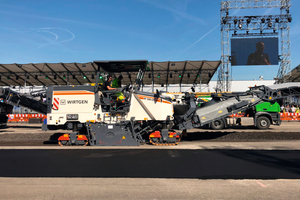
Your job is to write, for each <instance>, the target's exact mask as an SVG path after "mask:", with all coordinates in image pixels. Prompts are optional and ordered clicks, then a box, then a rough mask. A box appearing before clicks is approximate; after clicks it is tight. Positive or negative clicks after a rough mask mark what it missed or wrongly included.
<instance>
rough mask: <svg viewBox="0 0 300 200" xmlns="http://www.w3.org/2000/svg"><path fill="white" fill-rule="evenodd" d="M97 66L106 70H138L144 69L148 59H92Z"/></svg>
mask: <svg viewBox="0 0 300 200" xmlns="http://www.w3.org/2000/svg"><path fill="white" fill-rule="evenodd" d="M94 63H95V64H96V65H97V66H98V67H99V71H100V67H101V68H103V69H104V70H105V71H107V72H113V73H115V72H138V71H139V70H140V69H142V70H145V69H146V67H147V64H148V60H119V61H94Z"/></svg>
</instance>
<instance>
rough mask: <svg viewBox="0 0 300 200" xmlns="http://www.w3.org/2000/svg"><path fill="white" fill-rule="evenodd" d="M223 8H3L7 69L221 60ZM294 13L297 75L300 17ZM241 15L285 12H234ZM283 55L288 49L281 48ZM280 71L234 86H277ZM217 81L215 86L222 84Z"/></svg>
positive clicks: (75, 3) (70, 4)
mask: <svg viewBox="0 0 300 200" xmlns="http://www.w3.org/2000/svg"><path fill="white" fill-rule="evenodd" d="M220 3H221V0H210V1H207V0H98V1H97V0H47V1H45V0H26V1H22V0H2V1H1V3H0V17H1V20H0V29H1V31H0V43H1V49H0V53H1V60H0V63H5V64H9V63H41V62H48V63H57V62H91V61H94V60H132V59H147V60H149V61H169V60H170V61H184V60H219V59H220V57H221V39H220V26H219V23H220ZM297 7H298V8H299V7H300V1H296V0H293V1H292V7H291V10H290V13H291V14H292V17H293V21H292V23H291V35H290V37H291V53H292V57H291V58H292V67H291V68H292V69H293V68H294V67H296V66H297V65H298V64H300V57H299V56H298V53H299V51H298V50H299V46H300V19H299V18H300V15H299V14H298V12H297V9H296V8H297ZM233 13H234V15H237V16H239V15H255V14H257V15H262V14H279V8H278V9H256V10H232V11H230V14H233ZM279 49H280V48H279ZM278 68H279V66H276V65H273V66H254V67H253V66H243V67H238V66H234V67H232V78H233V79H234V80H253V79H258V77H259V76H261V75H262V76H264V77H265V79H273V77H275V76H276V75H277V71H278ZM216 79H217V76H216V75H215V76H214V78H213V80H216Z"/></svg>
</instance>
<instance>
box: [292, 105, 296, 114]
mask: <svg viewBox="0 0 300 200" xmlns="http://www.w3.org/2000/svg"><path fill="white" fill-rule="evenodd" d="M295 112H296V108H295V106H294V105H292V107H291V113H295Z"/></svg>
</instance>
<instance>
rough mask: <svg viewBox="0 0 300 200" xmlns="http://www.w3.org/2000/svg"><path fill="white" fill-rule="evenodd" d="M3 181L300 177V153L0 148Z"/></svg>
mask: <svg viewBox="0 0 300 200" xmlns="http://www.w3.org/2000/svg"><path fill="white" fill-rule="evenodd" d="M0 159H1V162H0V177H112V178H125V177H126V178H195V179H300V151H299V150H288V151H287V150H281V151H278V150H273V151H266V150H178V149H170V150H168V149H157V150H154V149H88V150H87V149H65V150H62V149H56V150H50V149H47V150H45V149H42V150H41V149H37V150H33V149H30V150H24V149H23V150H20V149H17V150H11V149H9V150H0Z"/></svg>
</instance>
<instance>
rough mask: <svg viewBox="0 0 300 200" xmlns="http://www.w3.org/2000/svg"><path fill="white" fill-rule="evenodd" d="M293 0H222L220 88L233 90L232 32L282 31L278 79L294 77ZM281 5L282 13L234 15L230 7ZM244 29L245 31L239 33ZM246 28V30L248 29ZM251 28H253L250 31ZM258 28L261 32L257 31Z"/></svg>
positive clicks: (264, 33) (256, 33) (245, 7)
mask: <svg viewBox="0 0 300 200" xmlns="http://www.w3.org/2000/svg"><path fill="white" fill-rule="evenodd" d="M290 1H291V0H240V1H222V2H221V5H220V6H221V9H220V16H221V19H220V25H221V61H222V63H221V65H220V67H219V70H218V83H217V91H230V84H229V82H230V53H229V49H230V44H229V40H230V36H229V32H230V31H231V32H233V34H232V37H255V36H256V37H257V36H260V37H263V36H272V35H278V31H279V30H280V35H281V56H280V61H281V63H280V67H279V70H278V74H277V79H278V82H286V81H287V80H288V79H289V77H290V68H291V51H290V22H291V21H292V17H291V15H290V13H289V9H290V7H291V3H290ZM254 8H280V15H256V16H230V15H229V10H230V9H254ZM239 31H244V32H243V33H238V32H239ZM245 31H246V32H245ZM250 31H252V32H251V33H250ZM253 31H257V32H253Z"/></svg>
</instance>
